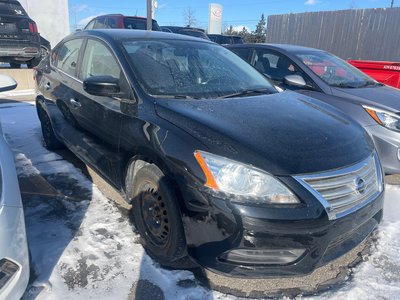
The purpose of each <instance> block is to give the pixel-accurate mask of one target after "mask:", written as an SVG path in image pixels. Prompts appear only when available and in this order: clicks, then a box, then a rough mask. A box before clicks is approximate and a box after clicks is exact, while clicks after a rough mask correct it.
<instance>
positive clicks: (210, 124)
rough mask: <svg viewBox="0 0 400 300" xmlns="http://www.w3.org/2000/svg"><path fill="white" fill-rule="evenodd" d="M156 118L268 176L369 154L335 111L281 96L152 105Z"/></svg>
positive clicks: (366, 143)
mask: <svg viewBox="0 0 400 300" xmlns="http://www.w3.org/2000/svg"><path fill="white" fill-rule="evenodd" d="M156 111H157V114H158V115H159V116H160V117H161V118H163V119H165V120H168V121H169V122H171V123H173V124H174V125H176V126H177V127H179V128H181V129H183V130H185V131H186V132H188V133H189V134H191V135H192V136H194V137H195V138H197V139H199V140H200V141H201V142H202V143H203V144H204V145H205V147H207V149H203V150H206V151H209V152H212V153H214V154H217V155H222V156H225V157H228V158H231V159H235V160H237V161H241V162H244V163H248V164H251V165H254V166H256V167H258V168H261V169H263V170H266V171H267V172H270V173H271V174H274V175H293V174H305V173H313V172H321V171H325V170H331V169H336V168H341V167H344V166H347V165H350V164H354V163H355V162H358V161H361V160H362V159H365V158H366V157H367V156H368V155H370V154H371V151H372V148H371V147H372V146H371V145H372V143H371V141H370V139H369V138H368V136H367V134H366V132H365V131H364V130H363V129H362V128H361V127H360V126H359V125H358V124H356V123H355V122H354V121H351V120H350V119H349V118H348V117H346V116H345V115H344V114H343V113H341V112H340V111H339V110H337V109H335V108H333V107H332V106H330V105H327V104H324V103H322V102H320V101H318V100H315V99H312V98H309V97H306V96H303V95H300V94H296V93H293V92H283V93H279V94H278V93H277V94H272V95H262V96H255V97H246V98H234V99H224V100H221V99H218V100H158V101H157V102H156Z"/></svg>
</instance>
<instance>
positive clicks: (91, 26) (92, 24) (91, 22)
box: [85, 20, 96, 30]
mask: <svg viewBox="0 0 400 300" xmlns="http://www.w3.org/2000/svg"><path fill="white" fill-rule="evenodd" d="M95 22H96V20H92V21H90V23H89V24H87V25H86V27H85V29H88V30H89V29H93V27H94V23H95Z"/></svg>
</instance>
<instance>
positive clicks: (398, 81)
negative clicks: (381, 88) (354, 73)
mask: <svg viewBox="0 0 400 300" xmlns="http://www.w3.org/2000/svg"><path fill="white" fill-rule="evenodd" d="M347 62H348V63H350V64H351V65H353V66H354V67H356V68H358V69H359V70H361V71H363V72H364V73H365V74H367V75H369V76H371V77H372V78H374V79H375V80H377V81H379V82H381V83H383V84H386V85H390V86H393V87H395V88H398V89H399V88H400V63H399V62H388V61H370V60H348V61H347Z"/></svg>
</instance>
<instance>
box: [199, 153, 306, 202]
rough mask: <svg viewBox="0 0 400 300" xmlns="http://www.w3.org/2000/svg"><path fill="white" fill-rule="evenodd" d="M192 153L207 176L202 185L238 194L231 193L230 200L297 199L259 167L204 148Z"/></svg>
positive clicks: (278, 200) (271, 200) (267, 200)
mask: <svg viewBox="0 0 400 300" xmlns="http://www.w3.org/2000/svg"><path fill="white" fill-rule="evenodd" d="M194 156H195V157H196V160H197V162H198V163H199V165H200V167H201V169H202V170H203V172H204V175H205V176H206V183H205V186H207V187H209V188H211V189H213V190H215V191H220V192H224V193H227V194H231V195H233V196H239V197H232V199H231V200H232V201H238V202H243V200H246V201H247V202H248V200H250V201H257V202H261V203H271V204H296V203H300V201H299V200H298V199H297V198H296V196H295V195H294V194H293V193H292V192H291V191H290V190H289V189H288V188H287V187H286V186H284V185H283V184H282V183H281V182H280V181H279V180H277V179H276V178H274V177H273V176H272V175H269V174H267V173H265V172H264V171H262V170H260V169H257V168H254V167H252V166H249V165H245V164H243V163H240V162H237V161H234V160H231V159H228V158H225V157H221V156H217V155H214V154H210V153H207V152H204V151H195V153H194Z"/></svg>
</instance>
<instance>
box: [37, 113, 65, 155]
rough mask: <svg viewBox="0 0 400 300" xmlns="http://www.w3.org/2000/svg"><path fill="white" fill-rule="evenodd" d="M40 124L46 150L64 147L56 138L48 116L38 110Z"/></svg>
mask: <svg viewBox="0 0 400 300" xmlns="http://www.w3.org/2000/svg"><path fill="white" fill-rule="evenodd" d="M40 124H41V127H42V134H43V141H44V146H45V147H46V148H47V149H48V150H57V149H63V148H65V145H64V144H63V143H62V142H60V141H59V140H58V139H57V137H56V135H55V133H54V130H53V126H52V125H51V121H50V118H49V116H48V115H47V113H46V112H44V111H43V110H40Z"/></svg>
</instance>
